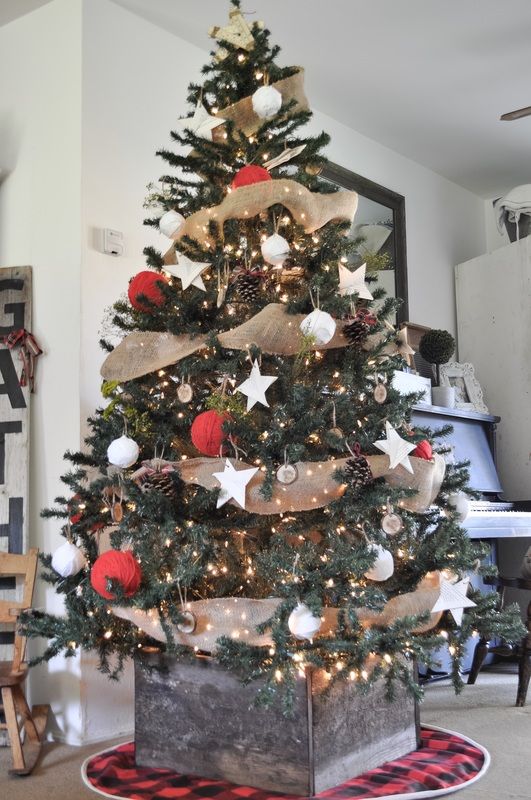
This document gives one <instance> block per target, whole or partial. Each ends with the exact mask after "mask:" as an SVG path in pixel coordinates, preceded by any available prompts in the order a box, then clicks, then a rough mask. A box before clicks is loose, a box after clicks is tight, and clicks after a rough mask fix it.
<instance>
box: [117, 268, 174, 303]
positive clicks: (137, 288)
mask: <svg viewBox="0 0 531 800" xmlns="http://www.w3.org/2000/svg"><path fill="white" fill-rule="evenodd" d="M161 283H168V279H167V278H165V277H164V275H161V274H160V272H150V271H149V270H144V271H143V272H139V273H138V275H135V277H134V278H133V280H132V281H131V283H130V284H129V289H128V290H127V295H128V297H129V302H130V303H131V305H132V306H133V308H136V310H137V311H147V312H149V311H151V310H152V308H151V307H150V306H149V305H148V304H147V303H143V302H142V301H141V300H139V297H145V298H146V299H147V300H149V302H150V303H152V304H153V305H155V306H158V307H159V308H160V307H161V306H163V305H164V303H165V302H166V298H165V296H164V293H163V291H162V289H161V287H160V284H161Z"/></svg>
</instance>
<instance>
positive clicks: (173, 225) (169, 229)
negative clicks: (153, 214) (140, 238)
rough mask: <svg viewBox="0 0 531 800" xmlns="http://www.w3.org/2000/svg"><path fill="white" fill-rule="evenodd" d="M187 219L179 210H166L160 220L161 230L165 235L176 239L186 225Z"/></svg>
mask: <svg viewBox="0 0 531 800" xmlns="http://www.w3.org/2000/svg"><path fill="white" fill-rule="evenodd" d="M184 222H185V219H184V217H183V215H182V214H179V212H178V211H166V213H165V214H163V215H162V217H161V218H160V221H159V230H160V232H161V233H163V234H164V236H168V238H170V239H175V238H176V237H177V234H178V233H179V231H180V230H181V228H182V226H183V225H184Z"/></svg>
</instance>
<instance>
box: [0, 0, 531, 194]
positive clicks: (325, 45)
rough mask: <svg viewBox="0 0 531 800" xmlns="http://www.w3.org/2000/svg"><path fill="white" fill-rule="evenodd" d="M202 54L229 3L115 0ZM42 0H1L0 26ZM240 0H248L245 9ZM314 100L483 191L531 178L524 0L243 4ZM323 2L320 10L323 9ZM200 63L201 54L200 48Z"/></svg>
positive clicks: (530, 25)
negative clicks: (511, 115)
mask: <svg viewBox="0 0 531 800" xmlns="http://www.w3.org/2000/svg"><path fill="white" fill-rule="evenodd" d="M113 1H114V2H115V3H117V4H118V5H120V6H122V7H124V8H126V9H129V10H130V11H133V12H135V13H137V14H139V15H141V16H142V17H144V18H145V19H147V20H149V21H151V22H152V23H154V24H156V25H159V26H160V27H162V28H165V29H166V30H168V31H171V32H173V33H175V34H176V35H177V36H180V37H182V38H183V39H186V40H187V41H189V42H192V43H193V44H196V45H198V46H199V47H201V48H203V49H204V50H205V53H206V52H207V51H208V50H209V49H210V47H211V46H212V40H211V39H210V38H209V37H208V34H207V31H208V29H209V28H210V27H211V26H212V25H214V24H223V23H224V21H225V20H226V18H227V10H228V5H229V4H228V0H227V1H226V2H225V0H200V1H199V2H191V0H113ZM45 2H48V0H0V25H2V24H6V23H7V22H9V21H10V20H12V19H14V18H15V17H18V16H21V15H22V14H26V13H28V12H29V11H32V10H33V9H34V8H37V7H38V6H41V5H44V4H45ZM246 6H247V3H246V2H245V3H244V10H245V8H246ZM248 8H249V10H250V11H255V12H257V13H256V16H254V17H251V19H252V18H255V19H256V18H258V19H264V20H265V22H266V24H267V26H268V27H269V28H270V29H271V31H272V32H273V40H274V41H276V42H278V43H279V44H280V45H281V46H282V48H283V53H282V54H281V57H280V59H281V62H282V63H286V64H302V65H304V66H305V68H306V88H307V93H308V97H309V98H310V102H311V104H312V106H313V107H315V108H317V109H319V110H320V111H323V112H325V113H327V114H329V115H330V116H332V117H334V118H335V119H338V120H340V121H341V122H343V123H345V124H346V125H349V126H350V127H352V128H354V129H355V130H357V131H359V132H360V133H363V134H365V135H366V136H368V137H370V138H371V139H374V140H376V141H378V142H381V143H382V144H384V145H386V146H387V147H390V148H392V149H393V150H396V151H397V152H399V153H402V154H403V155H405V156H407V157H409V158H412V159H414V160H415V161H417V162H419V163H421V164H424V165H425V166H426V167H429V168H430V169H432V170H434V171H435V172H438V173H439V174H440V175H444V176H445V177H447V178H449V179H450V180H452V181H454V182H456V183H458V184H460V185H461V186H464V187H465V188H467V189H469V190H470V191H472V192H474V193H475V194H478V195H480V196H483V197H486V198H492V197H498V196H499V195H501V194H503V193H504V192H505V191H506V190H508V189H509V188H511V187H513V186H516V185H518V184H521V183H531V117H527V118H524V119H521V120H517V121H515V122H500V121H499V117H500V114H502V113H504V112H507V111H511V110H513V109H516V108H521V107H522V106H528V105H531V83H530V81H529V75H531V44H530V43H531V2H529V0H504V2H500V0H400V1H399V2H398V1H397V0H370V2H368V0H328V2H327V3H323V2H322V0H252V2H251V0H249V3H248ZM324 9H326V11H325V10H324ZM205 60H206V56H205Z"/></svg>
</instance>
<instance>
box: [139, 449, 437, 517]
mask: <svg viewBox="0 0 531 800" xmlns="http://www.w3.org/2000/svg"><path fill="white" fill-rule="evenodd" d="M226 460H227V459H225V458H189V459H186V460H185V461H177V462H169V461H165V462H163V463H164V465H165V466H169V465H171V466H173V467H174V469H175V470H177V471H178V472H179V474H180V476H181V478H182V480H183V481H184V482H185V483H191V484H195V485H197V486H203V487H204V488H205V489H209V490H212V489H219V481H218V480H217V478H215V477H214V475H213V473H214V472H223V468H224V465H225V463H226ZM347 460H348V459H346V458H338V459H336V460H334V461H299V462H297V463H296V464H295V467H296V469H297V472H298V476H299V477H298V480H296V481H295V483H292V484H289V485H285V484H282V483H278V482H277V481H275V483H274V486H273V496H272V498H271V500H265V499H264V498H263V496H262V494H261V491H260V490H261V488H262V484H263V481H264V476H263V474H262V473H261V472H257V473H256V474H255V475H254V477H253V478H252V479H251V481H250V483H248V484H247V487H246V493H245V509H246V511H249V512H250V513H253V514H262V515H269V514H282V513H286V512H295V511H310V510H312V509H314V508H324V507H325V506H327V505H328V504H329V503H331V502H332V501H333V500H337V498H339V497H341V496H342V495H343V494H344V492H345V489H346V486H345V484H341V483H338V481H336V480H335V478H334V474H335V472H336V471H337V470H338V469H343V468H344V466H345V464H346V462H347ZM367 460H368V462H369V464H370V467H371V470H372V473H373V475H374V477H375V478H384V479H385V480H386V482H387V483H388V484H389V485H390V486H394V487H398V488H407V489H415V491H416V494H415V495H413V496H412V497H405V498H404V499H403V500H402V501H401V507H402V508H404V509H406V510H407V511H415V512H418V513H422V512H424V511H426V510H427V508H429V506H430V505H431V504H432V503H433V501H434V500H435V498H436V497H437V495H438V493H439V490H440V488H441V484H442V481H443V478H444V472H445V462H444V459H443V458H442V456H440V455H438V454H435V455H434V457H433V460H432V461H427V460H426V459H423V458H414V457H411V458H410V461H411V464H412V466H413V474H411V473H410V472H408V470H406V469H405V468H404V467H402V466H398V467H397V468H396V469H393V470H391V469H389V457H388V456H367ZM231 462H232V463H233V464H234V466H235V468H236V470H240V469H250V468H251V467H250V465H249V464H246V463H245V462H243V461H234V460H232V459H231ZM144 464H145V465H148V466H149V464H150V462H144ZM229 502H230V503H231V504H233V505H237V504H236V502H235V501H234V500H231V501H229Z"/></svg>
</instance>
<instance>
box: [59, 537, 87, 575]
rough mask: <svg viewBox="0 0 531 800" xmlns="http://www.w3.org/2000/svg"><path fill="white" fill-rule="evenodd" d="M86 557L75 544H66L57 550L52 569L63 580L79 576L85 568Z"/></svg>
mask: <svg viewBox="0 0 531 800" xmlns="http://www.w3.org/2000/svg"><path fill="white" fill-rule="evenodd" d="M85 564H86V561H85V556H84V555H83V553H82V552H81V550H80V549H79V547H76V546H75V544H72V543H71V542H65V543H64V544H62V545H61V546H60V547H58V548H57V550H56V551H55V553H54V554H53V556H52V567H53V568H54V570H55V571H56V572H58V573H59V575H61V577H62V578H71V577H72V575H77V573H78V572H81V570H82V569H83V567H84V566H85Z"/></svg>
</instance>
